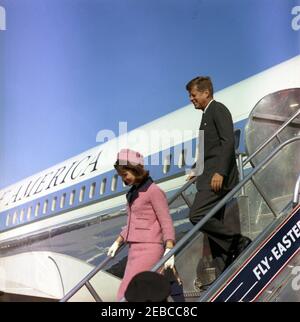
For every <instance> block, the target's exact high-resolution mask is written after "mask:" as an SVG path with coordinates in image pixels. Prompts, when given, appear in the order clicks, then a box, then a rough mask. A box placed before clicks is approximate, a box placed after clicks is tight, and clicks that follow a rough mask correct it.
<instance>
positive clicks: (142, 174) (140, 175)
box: [114, 160, 149, 184]
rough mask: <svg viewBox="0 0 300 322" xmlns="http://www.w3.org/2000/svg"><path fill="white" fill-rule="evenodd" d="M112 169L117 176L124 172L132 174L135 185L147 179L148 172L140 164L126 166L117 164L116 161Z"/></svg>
mask: <svg viewBox="0 0 300 322" xmlns="http://www.w3.org/2000/svg"><path fill="white" fill-rule="evenodd" d="M114 168H115V169H116V170H117V172H118V175H119V176H121V174H122V173H123V172H125V171H130V172H132V173H133V175H134V176H135V182H136V183H141V182H143V181H144V180H146V179H147V178H148V177H149V171H148V170H146V169H145V168H144V166H143V165H141V164H137V165H134V164H132V163H130V162H127V164H126V165H121V164H119V160H117V161H116V163H115V164H114ZM125 184H126V183H125Z"/></svg>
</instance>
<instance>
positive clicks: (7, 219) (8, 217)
mask: <svg viewBox="0 0 300 322" xmlns="http://www.w3.org/2000/svg"><path fill="white" fill-rule="evenodd" d="M9 219H10V215H9V214H7V216H6V223H5V224H6V227H7V226H8V225H9Z"/></svg>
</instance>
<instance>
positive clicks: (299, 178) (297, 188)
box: [293, 174, 300, 208]
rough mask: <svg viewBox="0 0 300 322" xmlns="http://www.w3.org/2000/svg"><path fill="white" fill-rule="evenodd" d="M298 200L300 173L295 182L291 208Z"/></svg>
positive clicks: (299, 198)
mask: <svg viewBox="0 0 300 322" xmlns="http://www.w3.org/2000/svg"><path fill="white" fill-rule="evenodd" d="M299 202H300V174H299V176H298V179H297V181H296V184H295V189H294V196H293V208H295V207H296V206H297V205H298V203H299Z"/></svg>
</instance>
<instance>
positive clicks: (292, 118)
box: [243, 109, 300, 166]
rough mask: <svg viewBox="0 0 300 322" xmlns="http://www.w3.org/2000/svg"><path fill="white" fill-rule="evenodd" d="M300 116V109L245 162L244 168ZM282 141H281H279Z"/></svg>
mask: <svg viewBox="0 0 300 322" xmlns="http://www.w3.org/2000/svg"><path fill="white" fill-rule="evenodd" d="M299 115H300V109H298V110H297V111H296V112H295V113H294V114H293V115H292V116H291V117H290V118H289V119H288V120H287V121H286V122H284V123H283V124H282V125H281V127H279V129H277V131H275V132H274V133H273V134H272V135H271V136H270V137H269V138H268V139H267V140H266V141H265V142H263V143H262V144H261V145H260V146H259V147H258V148H257V149H256V150H255V151H254V152H253V153H252V154H251V155H250V156H249V157H247V158H246V160H244V161H243V166H245V165H246V164H248V163H249V162H250V161H251V160H252V159H253V158H254V157H255V156H256V155H257V154H258V153H259V152H260V151H261V150H262V149H263V148H264V147H265V146H267V145H268V144H269V143H270V142H271V141H272V140H273V139H274V138H275V137H277V135H278V134H279V133H280V132H281V131H282V130H284V129H285V128H286V127H287V126H288V125H289V124H290V123H291V122H292V121H293V120H294V119H295V118H297V116H299ZM279 141H280V140H279Z"/></svg>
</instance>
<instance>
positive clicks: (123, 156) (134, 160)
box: [117, 149, 144, 165]
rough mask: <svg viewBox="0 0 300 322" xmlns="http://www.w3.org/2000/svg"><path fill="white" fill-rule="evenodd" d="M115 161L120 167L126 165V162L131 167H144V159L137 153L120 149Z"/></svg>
mask: <svg viewBox="0 0 300 322" xmlns="http://www.w3.org/2000/svg"><path fill="white" fill-rule="evenodd" d="M117 159H118V160H119V161H120V164H121V165H126V164H127V163H128V162H129V163H131V164H133V165H137V164H141V165H144V157H143V156H142V155H141V154H140V153H139V152H136V151H133V150H130V149H122V150H121V151H120V152H119V153H118V156H117Z"/></svg>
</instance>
